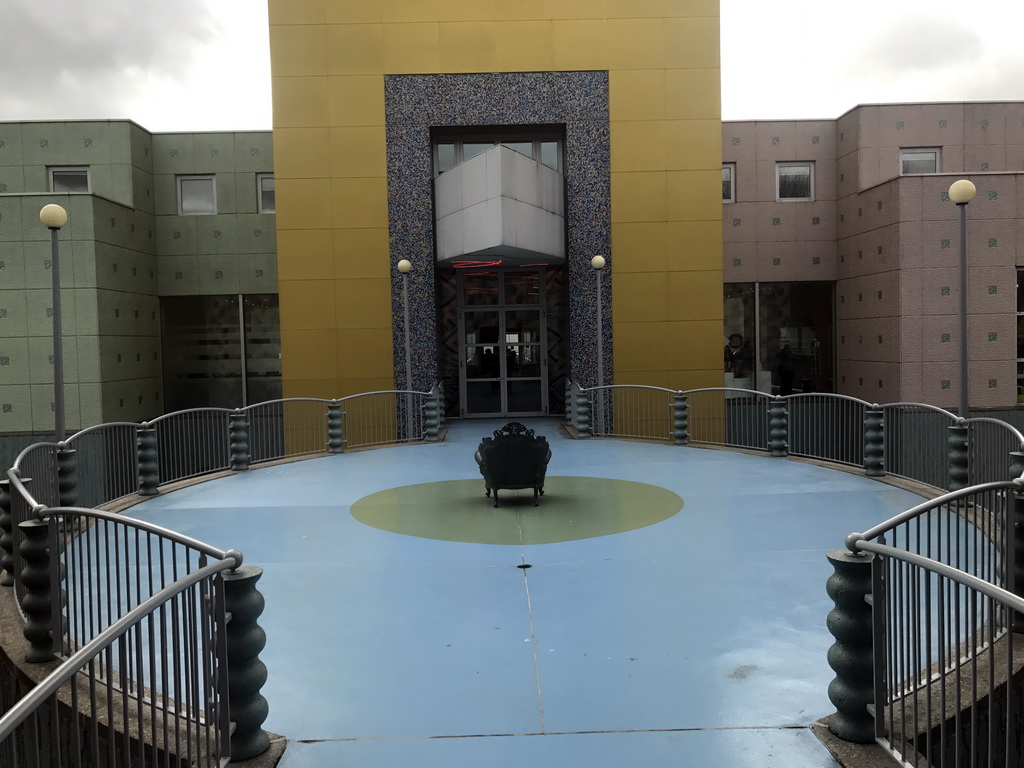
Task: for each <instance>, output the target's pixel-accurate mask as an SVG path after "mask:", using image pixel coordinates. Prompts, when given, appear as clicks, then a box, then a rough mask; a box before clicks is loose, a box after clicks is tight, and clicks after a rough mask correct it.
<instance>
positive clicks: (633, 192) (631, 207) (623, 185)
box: [611, 171, 668, 229]
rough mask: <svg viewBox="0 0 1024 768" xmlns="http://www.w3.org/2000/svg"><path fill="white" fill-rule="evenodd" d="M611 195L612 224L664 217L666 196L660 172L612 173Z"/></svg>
mask: <svg viewBox="0 0 1024 768" xmlns="http://www.w3.org/2000/svg"><path fill="white" fill-rule="evenodd" d="M611 197H612V224H613V225H615V224H618V223H619V222H623V221H665V220H666V215H667V211H668V208H667V199H668V198H667V188H666V186H665V174H664V173H662V172H656V171H650V172H638V173H613V174H612V195H611ZM613 229H614V226H613Z"/></svg>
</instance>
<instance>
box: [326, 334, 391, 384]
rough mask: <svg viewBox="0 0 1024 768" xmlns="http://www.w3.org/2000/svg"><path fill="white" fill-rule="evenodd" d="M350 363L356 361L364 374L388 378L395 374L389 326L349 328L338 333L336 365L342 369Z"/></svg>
mask: <svg viewBox="0 0 1024 768" xmlns="http://www.w3.org/2000/svg"><path fill="white" fill-rule="evenodd" d="M350 363H358V368H359V371H360V372H361V373H362V374H363V375H365V376H373V377H379V378H386V379H389V380H390V379H391V378H392V377H393V376H394V374H395V371H394V357H393V351H392V348H391V327H390V326H389V327H387V328H349V329H347V330H346V331H345V333H344V334H340V335H339V336H338V365H339V367H340V368H341V370H342V371H344V370H345V368H346V365H347V364H350ZM389 388H390V387H389Z"/></svg>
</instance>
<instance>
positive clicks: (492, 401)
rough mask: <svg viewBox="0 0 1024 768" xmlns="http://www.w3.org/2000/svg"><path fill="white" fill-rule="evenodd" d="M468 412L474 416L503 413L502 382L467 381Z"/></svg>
mask: <svg viewBox="0 0 1024 768" xmlns="http://www.w3.org/2000/svg"><path fill="white" fill-rule="evenodd" d="M466 412H467V413H473V414H486V413H501V382H500V381H467V382H466Z"/></svg>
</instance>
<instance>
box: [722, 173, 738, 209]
mask: <svg viewBox="0 0 1024 768" xmlns="http://www.w3.org/2000/svg"><path fill="white" fill-rule="evenodd" d="M722 202H723V203H735V202H736V163H722Z"/></svg>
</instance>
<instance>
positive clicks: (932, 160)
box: [900, 147, 940, 173]
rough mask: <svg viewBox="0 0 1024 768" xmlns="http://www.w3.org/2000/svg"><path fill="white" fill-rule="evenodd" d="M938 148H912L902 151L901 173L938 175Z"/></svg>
mask: <svg viewBox="0 0 1024 768" xmlns="http://www.w3.org/2000/svg"><path fill="white" fill-rule="evenodd" d="M939 167H940V166H939V149H938V147H911V148H907V149H901V150H900V173H938V172H939Z"/></svg>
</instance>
